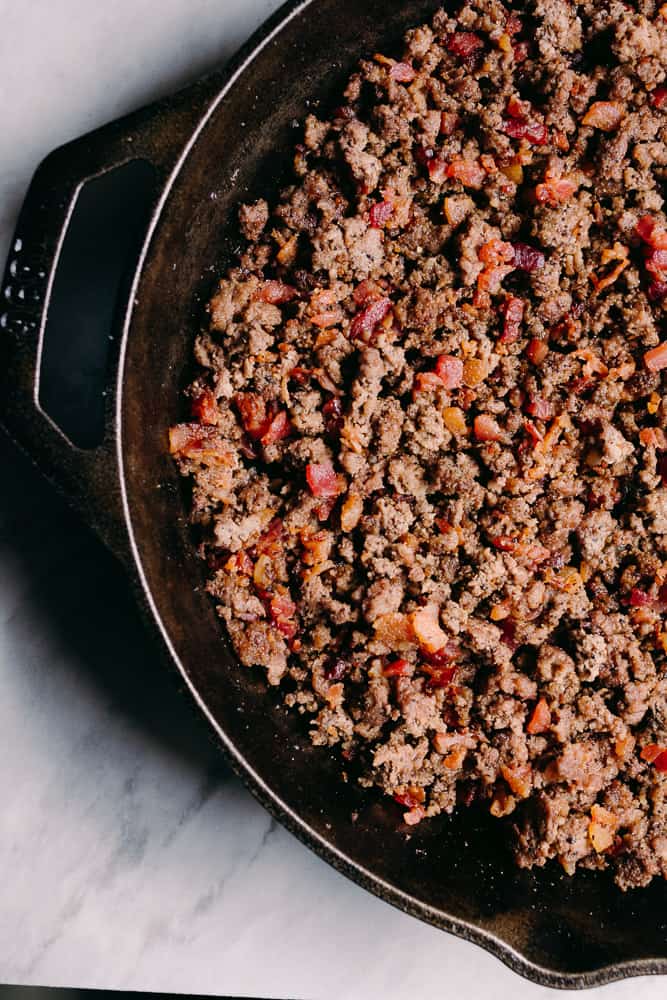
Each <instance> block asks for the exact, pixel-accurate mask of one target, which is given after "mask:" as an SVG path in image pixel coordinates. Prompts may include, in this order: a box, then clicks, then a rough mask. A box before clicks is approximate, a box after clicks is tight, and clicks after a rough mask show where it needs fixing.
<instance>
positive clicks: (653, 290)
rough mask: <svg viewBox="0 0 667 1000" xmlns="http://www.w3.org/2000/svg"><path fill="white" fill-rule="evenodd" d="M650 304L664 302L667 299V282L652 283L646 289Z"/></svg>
mask: <svg viewBox="0 0 667 1000" xmlns="http://www.w3.org/2000/svg"><path fill="white" fill-rule="evenodd" d="M646 295H647V296H648V300H649V302H662V301H663V300H664V299H665V298H667V281H652V282H651V283H650V285H649V286H648V288H647V289H646Z"/></svg>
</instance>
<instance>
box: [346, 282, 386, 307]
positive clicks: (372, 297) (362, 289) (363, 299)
mask: <svg viewBox="0 0 667 1000" xmlns="http://www.w3.org/2000/svg"><path fill="white" fill-rule="evenodd" d="M383 297H384V292H383V290H382V288H381V287H380V285H378V283H377V282H376V281H373V280H372V279H371V278H365V279H364V280H363V281H361V282H359V284H358V285H357V287H356V288H355V290H354V291H353V293H352V298H353V299H354V304H355V305H357V306H367V305H369V303H371V302H377V301H378V300H379V299H381V298H383Z"/></svg>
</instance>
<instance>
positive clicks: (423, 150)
mask: <svg viewBox="0 0 667 1000" xmlns="http://www.w3.org/2000/svg"><path fill="white" fill-rule="evenodd" d="M414 154H415V159H416V161H417V163H419V165H420V166H422V167H428V165H429V163H430V162H431V160H432V159H433V157H434V156H435V150H434V149H433V148H432V147H431V146H424V145H423V143H417V145H416V146H415V148H414Z"/></svg>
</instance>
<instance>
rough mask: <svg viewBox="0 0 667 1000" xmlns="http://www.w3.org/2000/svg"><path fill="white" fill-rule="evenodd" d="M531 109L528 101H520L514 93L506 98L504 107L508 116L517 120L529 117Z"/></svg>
mask: <svg viewBox="0 0 667 1000" xmlns="http://www.w3.org/2000/svg"><path fill="white" fill-rule="evenodd" d="M532 110H533V106H532V104H531V103H530V101H522V100H520V98H518V97H517V96H516V94H512V95H511V96H510V97H509V98H508V100H507V106H506V108H505V111H506V113H507V114H508V115H509V116H510V118H516V119H517V121H526V119H527V118H530V114H531V112H532Z"/></svg>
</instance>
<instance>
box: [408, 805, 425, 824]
mask: <svg viewBox="0 0 667 1000" xmlns="http://www.w3.org/2000/svg"><path fill="white" fill-rule="evenodd" d="M425 815H426V810H425V809H424V808H423V807H422V806H415V807H414V809H411V810H410V811H409V812H406V813H403V822H404V823H407V825H408V826H417V824H418V823H421V821H422V820H423V818H424V816H425Z"/></svg>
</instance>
